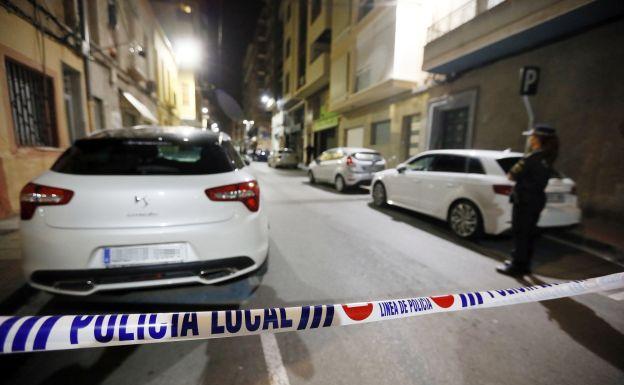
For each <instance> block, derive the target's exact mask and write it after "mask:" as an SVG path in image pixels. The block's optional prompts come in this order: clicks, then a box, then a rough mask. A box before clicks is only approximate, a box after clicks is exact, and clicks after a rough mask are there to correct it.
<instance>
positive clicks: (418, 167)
mask: <svg viewBox="0 0 624 385" xmlns="http://www.w3.org/2000/svg"><path fill="white" fill-rule="evenodd" d="M432 161H433V155H425V156H421V157H418V158H416V159H414V160H412V161H411V162H409V163H408V164H407V168H408V169H409V170H411V171H429V169H430V167H431V162H432Z"/></svg>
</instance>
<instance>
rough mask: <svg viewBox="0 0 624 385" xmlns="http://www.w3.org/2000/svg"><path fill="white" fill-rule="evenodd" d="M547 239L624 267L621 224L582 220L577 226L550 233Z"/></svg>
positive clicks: (623, 228) (622, 229) (623, 236)
mask: <svg viewBox="0 0 624 385" xmlns="http://www.w3.org/2000/svg"><path fill="white" fill-rule="evenodd" d="M547 237H549V238H550V239H553V240H555V241H559V242H562V243H566V244H570V245H572V246H575V247H577V248H579V249H582V250H584V251H586V252H589V253H591V254H593V255H596V256H599V257H600V258H603V259H606V260H608V261H611V262H613V263H616V264H618V265H620V266H624V225H622V224H621V223H618V222H615V221H610V220H604V219H600V218H595V217H594V218H583V221H582V222H581V224H580V225H579V226H577V227H575V228H572V229H565V230H556V231H553V232H550V233H548V235H547Z"/></svg>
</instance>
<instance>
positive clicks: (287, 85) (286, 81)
mask: <svg viewBox="0 0 624 385" xmlns="http://www.w3.org/2000/svg"><path fill="white" fill-rule="evenodd" d="M289 92H290V74H286V76H284V94H288V93H289Z"/></svg>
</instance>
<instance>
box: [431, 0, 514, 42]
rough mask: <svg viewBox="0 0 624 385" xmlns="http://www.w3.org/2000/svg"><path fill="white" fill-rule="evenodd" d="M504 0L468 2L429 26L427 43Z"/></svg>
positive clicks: (472, 0)
mask: <svg viewBox="0 0 624 385" xmlns="http://www.w3.org/2000/svg"><path fill="white" fill-rule="evenodd" d="M503 1H505V0H470V1H468V2H467V3H465V4H464V5H462V6H461V7H459V8H457V9H455V10H453V11H452V12H451V13H449V14H448V15H446V16H444V17H443V18H441V19H440V20H438V21H436V22H435V23H433V24H431V26H429V28H428V29H427V43H429V42H430V41H433V40H435V39H437V38H439V37H440V36H442V35H445V34H447V33H449V32H451V31H452V30H454V29H455V28H457V27H459V26H461V25H463V24H465V23H467V22H469V21H470V20H472V19H474V18H475V17H476V16H477V15H479V14H481V13H484V12H486V11H488V10H490V9H492V8H494V7H495V6H497V5H498V4H500V3H502V2H503Z"/></svg>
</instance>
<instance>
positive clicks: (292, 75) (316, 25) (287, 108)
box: [273, 0, 337, 162]
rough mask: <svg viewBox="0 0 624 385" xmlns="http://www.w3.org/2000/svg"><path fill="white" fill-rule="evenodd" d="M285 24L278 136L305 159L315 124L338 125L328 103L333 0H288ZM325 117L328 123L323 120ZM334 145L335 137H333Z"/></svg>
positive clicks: (284, 9)
mask: <svg viewBox="0 0 624 385" xmlns="http://www.w3.org/2000/svg"><path fill="white" fill-rule="evenodd" d="M279 16H280V20H281V22H282V25H283V39H282V44H283V46H282V58H283V71H282V72H283V74H282V79H283V80H282V98H281V100H278V103H277V107H278V110H277V113H276V114H275V115H274V116H273V136H274V138H276V140H277V141H278V142H279V146H280V147H288V148H292V149H294V150H295V151H296V152H297V153H298V155H299V158H300V159H301V160H303V161H305V162H309V161H310V159H306V157H304V148H305V147H307V146H308V145H312V146H314V147H315V151H316V152H317V153H318V151H320V150H321V149H322V148H323V147H322V146H321V143H320V142H316V143H315V140H314V138H315V134H316V133H317V132H318V131H320V129H319V130H317V129H315V127H317V128H323V129H332V128H335V126H336V125H337V118H335V117H334V122H335V123H336V124H333V125H332V123H331V122H330V118H331V116H329V111H328V110H327V108H326V105H327V100H328V94H329V69H330V54H329V51H330V48H331V34H332V33H331V18H332V3H331V2H329V1H305V0H285V1H283V2H282V3H281V6H280V10H279ZM320 121H325V124H324V125H319V122H320ZM329 143H330V144H331V145H333V143H332V142H331V141H330V142H329Z"/></svg>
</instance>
